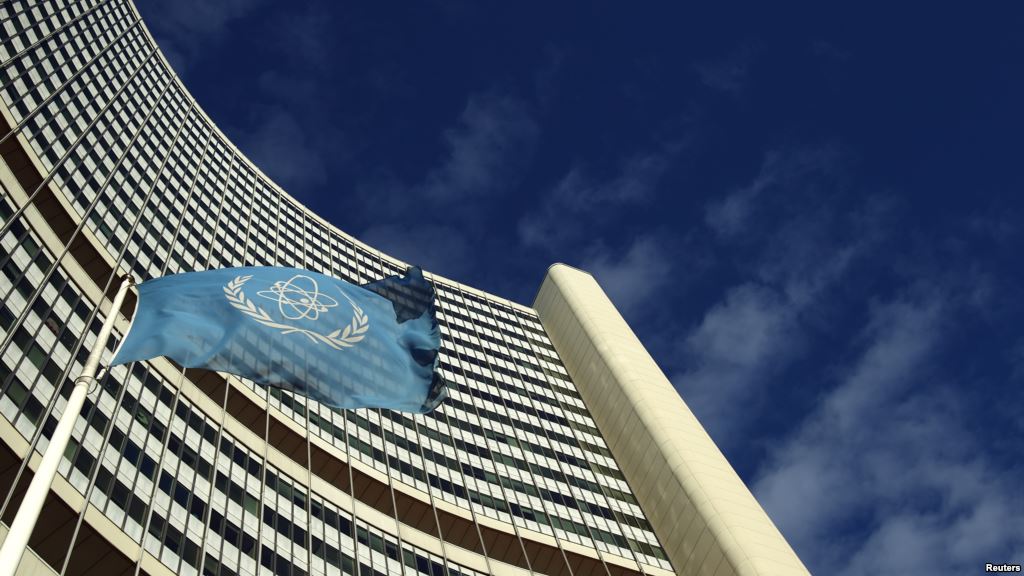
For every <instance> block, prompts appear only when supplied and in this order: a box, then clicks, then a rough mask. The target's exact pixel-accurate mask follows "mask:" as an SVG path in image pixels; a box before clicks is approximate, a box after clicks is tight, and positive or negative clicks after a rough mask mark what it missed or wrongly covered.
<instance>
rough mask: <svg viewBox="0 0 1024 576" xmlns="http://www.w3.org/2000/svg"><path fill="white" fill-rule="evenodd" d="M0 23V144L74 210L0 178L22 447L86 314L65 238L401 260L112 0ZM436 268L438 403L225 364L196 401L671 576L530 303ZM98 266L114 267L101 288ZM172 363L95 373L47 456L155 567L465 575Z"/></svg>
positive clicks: (346, 273) (358, 274)
mask: <svg viewBox="0 0 1024 576" xmlns="http://www.w3.org/2000/svg"><path fill="white" fill-rule="evenodd" d="M0 28H2V33H0V39H2V42H0V98H2V99H3V104H4V106H5V107H6V109H7V112H8V114H9V116H10V122H12V123H13V124H12V126H11V128H12V130H11V131H10V132H9V133H8V134H7V135H6V136H5V137H4V138H5V140H6V141H10V142H13V141H14V140H15V139H21V140H22V141H24V142H26V143H27V144H28V146H30V147H31V151H32V153H33V154H34V156H35V158H36V159H37V160H38V163H39V164H40V165H41V167H42V170H41V172H42V176H43V181H42V182H41V183H40V184H39V185H38V186H37V187H36V188H35V189H26V190H25V191H24V193H25V194H27V195H28V196H29V200H30V201H33V200H36V199H37V198H38V197H41V195H43V194H46V191H47V190H54V191H56V192H55V196H56V198H55V199H56V200H57V201H58V202H59V203H60V204H61V206H63V207H64V209H65V210H67V211H68V212H69V213H70V215H71V216H72V218H71V221H72V222H73V224H74V225H75V226H74V229H72V230H68V231H66V235H67V237H68V238H70V241H67V242H65V243H64V246H63V247H61V246H57V247H56V248H54V247H52V246H49V245H48V242H47V240H46V238H44V237H43V236H41V235H40V234H39V233H38V232H37V231H36V230H35V229H34V227H33V225H31V223H30V222H28V217H27V211H26V210H25V209H24V206H23V205H22V204H20V203H19V202H18V201H17V200H16V199H15V198H14V195H13V193H12V192H11V191H9V190H8V189H7V186H6V185H5V189H4V195H3V199H2V200H0V220H2V221H3V222H2V226H3V228H2V230H3V232H2V234H0V244H2V251H0V268H2V270H3V274H0V294H2V296H3V298H2V302H3V303H2V305H0V329H2V335H3V340H2V347H0V356H2V362H0V383H2V390H0V392H2V393H0V412H2V413H3V417H4V418H5V419H7V420H8V421H9V422H10V423H11V425H12V426H13V427H14V428H15V429H16V430H17V431H18V432H19V433H20V434H21V435H22V436H23V437H24V438H25V439H28V440H30V441H34V442H36V444H35V448H36V450H38V451H42V450H43V449H45V446H46V444H47V438H48V436H49V434H50V433H51V432H52V430H53V428H54V426H55V424H56V420H55V417H56V416H59V414H60V413H62V411H63V407H64V404H65V399H66V397H67V396H68V395H69V393H70V380H71V379H72V378H73V377H74V376H76V375H77V374H78V373H79V371H80V370H81V368H82V365H83V364H84V360H85V356H86V355H87V352H88V350H89V349H90V347H91V346H92V345H93V343H94V341H95V337H96V334H97V333H98V332H99V326H100V324H101V321H102V317H100V316H98V315H97V313H96V306H97V302H96V301H94V299H92V298H90V296H89V295H88V290H87V289H86V288H85V287H84V285H83V284H84V282H83V280H82V279H80V278H78V277H76V276H75V274H74V273H72V270H73V269H76V268H75V267H76V266H79V265H87V263H82V262H78V261H77V256H76V254H75V253H74V251H73V250H72V247H73V246H74V245H75V244H76V243H82V242H88V243H90V244H91V245H93V246H95V247H97V249H102V250H103V251H105V252H106V253H105V254H101V256H102V257H103V258H104V259H106V260H108V261H109V262H110V265H111V266H112V267H113V269H114V270H115V271H117V270H119V271H120V273H121V274H130V275H132V276H134V277H135V279H136V280H138V281H142V280H145V279H149V278H153V277H158V276H162V275H165V274H173V273H179V272H186V271H194V270H204V269H210V268H221V267H229V266H253V265H279V266H293V267H299V268H307V269H311V270H316V271H320V272H323V273H327V274H332V275H334V276H336V277H339V278H342V279H345V280H348V281H350V282H354V283H362V282H367V281H372V280H377V279H379V278H381V277H383V276H386V275H389V274H396V273H400V272H402V271H403V269H404V266H403V265H402V264H401V263H399V262H397V261H395V260H393V259H391V258H389V257H387V256H386V255H382V254H380V253H379V252H377V251H374V250H372V249H370V248H368V247H366V246H364V245H361V244H360V243H358V242H356V241H354V240H353V239H352V238H351V237H349V236H347V235H345V234H344V233H342V232H340V231H338V230H336V229H334V228H333V227H331V226H329V225H327V224H326V223H324V222H323V221H322V220H321V219H319V218H318V217H316V216H315V215H313V214H311V213H309V212H308V210H306V209H305V208H304V207H302V206H301V205H299V204H298V203H296V202H295V201H294V200H293V199H292V198H290V197H289V196H288V195H287V194H285V193H283V192H282V191H281V190H280V189H279V188H278V187H277V186H276V185H275V184H273V183H272V182H271V181H269V180H268V179H267V178H266V177H265V176H264V175H263V174H261V173H260V172H259V171H258V169H257V168H255V167H254V166H253V165H252V164H251V163H250V162H249V161H248V160H247V159H246V158H244V157H243V156H241V155H240V154H239V153H238V152H237V150H236V149H235V148H234V147H233V145H232V144H231V143H230V142H228V141H227V140H226V138H225V137H224V136H223V135H222V134H221V133H220V132H219V131H218V130H217V129H216V127H215V126H214V125H213V124H212V123H211V122H210V120H209V119H208V118H207V117H206V116H205V115H204V113H203V112H202V111H201V110H200V108H199V106H198V105H197V104H196V103H195V102H194V100H193V99H192V97H191V96H190V95H189V94H188V92H187V91H186V90H185V89H184V87H183V86H182V85H181V83H180V81H179V80H178V79H177V78H176V77H175V75H174V73H173V72H172V71H171V70H170V69H169V68H168V66H167V64H166V62H165V60H164V59H163V58H162V56H160V55H159V53H158V50H157V48H156V46H155V44H154V42H153V40H152V38H151V37H150V35H149V33H148V32H147V31H146V29H145V27H144V25H143V24H142V23H141V21H140V19H139V15H138V12H137V10H136V9H135V8H134V6H132V5H131V4H130V2H128V1H125V0H106V1H91V2H34V3H33V2H13V3H6V4H4V5H2V6H0ZM431 279H432V281H433V282H434V284H435V287H436V290H437V295H438V305H439V313H438V318H439V322H440V325H441V330H442V334H443V343H444V347H443V350H442V355H441V369H442V372H443V375H444V377H445V378H446V380H447V381H448V382H449V383H450V387H451V392H450V399H449V400H448V401H447V402H446V403H445V404H444V405H443V406H442V408H440V409H439V410H437V411H435V412H434V413H432V414H428V415H425V416H421V415H415V416H410V415H407V414H401V413H395V412H390V411H380V410H356V411H344V412H340V411H335V410H332V409H329V408H327V407H324V406H321V405H319V404H318V403H316V402H313V401H307V400H306V399H304V398H301V397H295V396H293V395H292V394H291V393H288V392H282V391H280V390H276V389H266V388H263V387H260V386H256V385H254V384H252V383H251V382H248V381H238V380H236V379H234V378H233V377H232V378H231V381H232V383H233V386H238V387H239V388H238V389H232V388H231V387H225V388H224V390H225V393H224V394H223V398H214V399H213V400H215V401H217V402H223V404H224V407H225V408H226V407H227V404H228V400H229V399H228V395H229V394H239V393H240V392H239V390H241V389H242V388H245V389H247V390H248V391H249V392H251V393H252V394H253V395H255V396H257V397H259V398H262V399H263V400H264V401H265V402H266V403H268V404H269V405H270V406H272V407H273V408H274V409H275V410H276V411H279V413H280V414H281V415H283V417H284V418H286V419H290V420H292V421H294V423H295V424H296V426H298V427H299V428H300V429H304V430H308V434H309V435H310V436H313V437H316V438H317V439H318V441H321V442H322V443H326V444H327V445H329V446H331V447H333V448H334V449H336V454H340V455H343V458H344V459H345V460H346V461H347V460H349V459H351V460H353V461H355V462H358V464H357V465H356V466H361V467H362V468H364V469H372V470H375V471H378V472H380V473H381V474H383V475H385V476H386V477H387V478H388V480H387V481H388V483H389V485H390V487H391V489H394V490H405V491H407V492H408V491H410V490H411V491H418V492H421V493H424V494H426V495H428V497H429V498H430V500H431V502H444V503H447V504H450V505H452V506H454V507H456V508H458V509H462V510H465V511H469V513H470V514H471V516H472V517H473V518H474V519H480V520H481V521H482V519H488V520H493V521H497V522H498V523H500V524H501V525H503V526H505V527H506V528H505V530H506V531H507V532H509V533H511V534H513V535H514V536H515V537H516V538H517V539H520V538H528V537H529V536H528V535H529V534H541V535H546V536H550V537H552V538H553V539H554V540H555V542H556V543H558V544H557V545H558V547H559V548H560V549H561V548H562V547H563V544H562V543H572V544H575V545H578V546H580V547H583V548H586V549H589V550H591V552H590V554H592V555H593V556H594V557H595V558H598V559H599V560H602V562H603V564H602V565H603V566H604V567H605V569H608V570H611V567H610V564H612V562H611V560H610V559H611V558H613V557H614V558H616V559H617V560H616V561H615V563H616V564H621V565H629V566H634V570H635V571H637V572H642V571H646V570H650V569H652V568H659V569H663V570H665V569H667V570H671V568H672V567H671V565H670V564H669V562H668V560H667V559H666V556H665V554H664V552H663V551H662V549H661V546H660V545H659V543H658V539H657V537H656V536H655V534H654V533H653V531H652V529H651V527H650V525H649V524H648V522H647V520H646V518H645V516H644V513H643V511H642V510H641V509H640V507H639V505H638V504H637V501H636V499H635V498H634V496H633V495H632V492H631V490H630V487H629V485H628V484H627V483H626V482H625V479H624V477H623V475H622V473H621V472H620V471H619V468H618V466H617V465H616V462H615V460H614V459H613V458H612V456H611V453H610V452H609V451H608V448H607V445H606V443H605V441H604V439H603V438H602V436H601V433H600V432H599V431H598V430H597V428H596V426H595V424H594V422H593V420H592V419H591V417H590V415H589V413H588V411H587V408H586V406H585V405H584V403H583V401H582V400H581V399H580V396H579V394H578V393H577V392H576V389H575V386H574V384H573V383H572V382H571V380H570V378H569V376H568V374H567V373H566V370H565V368H564V367H563V366H562V363H561V362H560V360H559V358H558V355H557V353H556V352H555V351H554V348H553V347H552V345H551V343H550V341H549V340H548V338H547V336H546V334H545V332H544V329H543V328H542V327H541V324H540V322H539V321H538V319H537V317H536V314H535V313H532V311H531V310H529V309H528V308H525V307H522V306H517V305H513V304H511V303H508V302H506V301H504V300H502V299H500V298H495V297H491V296H487V295H483V294H481V293H479V292H478V291H476V290H473V289H470V288H467V287H464V286H461V285H459V284H457V283H454V282H450V281H447V280H445V279H443V278H439V277H431ZM115 283H116V279H115V274H109V275H108V277H107V278H106V286H103V285H100V286H99V288H100V289H101V290H107V289H109V287H110V286H111V285H115ZM115 287H116V285H115ZM115 345H116V342H113V341H112V342H111V343H109V344H108V348H110V349H111V350H113V348H114V346H115ZM186 376H187V375H186V374H185V373H184V371H181V372H179V373H178V374H177V375H175V374H171V373H168V371H167V370H163V369H157V368H155V367H154V366H153V365H152V364H151V363H148V362H146V363H135V364H131V365H128V366H120V367H115V368H113V369H112V370H111V371H110V372H109V373H107V374H106V375H105V376H104V377H103V378H102V379H101V382H100V386H99V387H98V390H97V391H96V392H95V393H93V394H91V395H90V397H89V400H88V401H87V405H86V407H85V409H83V411H82V414H81V416H80V417H79V419H78V422H77V424H76V428H75V433H74V439H73V441H72V444H71V446H70V447H69V448H68V450H67V451H66V453H65V459H64V461H63V462H62V465H61V468H60V474H62V475H63V476H64V477H65V478H66V479H67V480H68V481H69V482H70V483H71V485H72V486H74V487H75V488H76V489H77V490H78V491H80V492H81V494H82V495H83V496H84V497H85V498H86V499H87V501H88V502H90V503H91V504H92V505H93V506H95V507H96V508H97V509H98V510H100V511H101V512H102V513H103V514H104V515H105V516H106V517H107V518H109V519H110V520H111V521H112V522H113V523H114V524H116V525H117V526H118V527H119V529H120V530H122V531H123V532H124V534H126V535H127V536H128V537H129V538H131V539H132V540H134V541H136V542H138V543H140V544H141V545H142V546H143V547H144V549H145V550H146V551H148V552H149V553H151V554H152V555H153V556H154V557H156V558H158V559H159V560H160V561H161V562H162V563H163V564H164V565H165V566H166V567H167V568H168V569H170V570H171V571H172V572H176V573H181V574H196V573H199V572H202V573H203V574H339V573H344V574H353V573H356V570H357V569H358V570H359V571H360V573H362V574H413V573H415V574H437V573H441V572H439V571H447V573H449V574H473V573H475V572H474V571H473V570H471V569H469V568H467V567H465V566H461V565H458V564H457V563H455V562H451V561H448V560H447V559H445V558H443V557H441V556H438V555H437V554H433V553H431V552H428V551H426V550H423V549H421V548H419V547H417V546H414V545H412V544H409V543H406V542H402V541H401V540H400V539H399V538H397V537H396V536H395V534H396V531H395V524H394V522H392V523H391V524H390V525H379V526H378V525H372V524H370V523H368V522H367V521H366V520H365V519H363V518H361V517H360V515H359V513H358V511H357V512H356V514H355V515H354V516H353V514H352V513H351V511H346V510H343V509H342V508H340V507H339V506H336V505H335V504H334V503H332V502H331V501H330V499H329V498H327V497H325V496H324V495H321V494H317V493H315V492H313V491H311V490H310V488H309V487H310V485H311V472H309V471H308V468H307V473H306V474H305V476H304V475H302V474H295V473H294V471H291V472H289V471H285V470H282V469H279V468H278V467H275V466H274V465H273V464H271V463H269V462H268V456H267V454H265V453H259V452H256V451H254V450H253V449H251V448H250V447H248V446H247V445H246V443H245V441H244V440H243V439H241V438H238V437H235V436H233V435H232V433H230V432H229V431H228V430H226V426H225V419H227V418H229V416H228V415H227V411H226V410H220V411H217V412H214V413H209V412H204V411H203V410H201V409H200V408H199V407H198V406H196V405H195V404H194V402H193V401H192V400H191V399H190V398H188V397H186V395H185V394H182V393H181V390H182V382H183V380H184V379H185V378H186ZM275 413H276V412H275ZM266 420H267V427H268V428H269V426H270V424H269V422H270V416H269V414H268V415H267V416H266ZM263 440H264V442H263V444H264V445H265V446H266V445H269V444H270V442H269V441H268V438H267V437H264V439H263ZM309 442H310V438H309V437H307V438H306V443H307V448H308V446H309ZM266 449H268V448H266V447H265V448H264V450H266ZM396 485H397V488H396ZM360 506H362V505H361V504H357V508H358V507H360ZM394 510H395V514H396V518H395V521H396V522H397V521H399V520H400V519H399V518H397V513H398V510H397V507H394ZM520 545H521V546H522V547H523V549H524V550H525V549H526V548H527V544H525V543H521V544H520ZM486 556H487V555H486V554H485V557H486ZM522 556H523V557H525V561H524V562H523V563H522V564H521V567H524V568H526V569H530V568H531V567H530V563H529V554H526V553H524V554H523V555H522ZM489 561H490V560H489ZM56 568H57V569H58V570H60V567H59V566H58V567H56Z"/></svg>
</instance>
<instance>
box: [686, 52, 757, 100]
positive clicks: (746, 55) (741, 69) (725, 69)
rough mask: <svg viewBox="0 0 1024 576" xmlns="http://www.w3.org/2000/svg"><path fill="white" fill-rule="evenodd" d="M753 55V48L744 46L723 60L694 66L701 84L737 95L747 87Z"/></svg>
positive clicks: (709, 61)
mask: <svg viewBox="0 0 1024 576" xmlns="http://www.w3.org/2000/svg"><path fill="white" fill-rule="evenodd" d="M753 56H754V49H753V48H751V47H750V46H742V47H740V48H738V49H737V50H736V51H734V52H733V53H732V54H730V55H729V56H727V57H725V58H722V59H721V60H708V61H704V62H698V63H696V64H694V66H693V68H694V70H696V71H697V77H698V78H699V79H700V82H701V84H704V85H705V86H707V87H708V88H711V89H712V90H715V91H717V92H724V93H726V94H728V95H730V96H733V97H736V96H739V95H740V94H741V93H742V92H743V90H744V88H746V85H747V82H748V79H749V76H750V65H751V61H752V60H753Z"/></svg>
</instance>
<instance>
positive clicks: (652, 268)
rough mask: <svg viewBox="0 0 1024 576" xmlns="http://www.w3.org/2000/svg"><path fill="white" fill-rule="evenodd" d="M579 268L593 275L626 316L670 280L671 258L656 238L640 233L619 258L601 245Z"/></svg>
mask: <svg viewBox="0 0 1024 576" xmlns="http://www.w3.org/2000/svg"><path fill="white" fill-rule="evenodd" d="M582 267H583V269H584V270H586V271H588V272H590V273H591V274H593V275H594V278H596V279H597V281H598V283H599V284H600V285H601V288H603V289H604V291H605V293H607V294H608V297H609V298H610V299H611V301H612V302H613V303H615V306H616V307H617V308H618V309H619V310H620V311H621V312H622V314H623V315H624V316H628V315H630V314H632V313H634V312H635V311H637V310H638V309H640V308H643V307H644V306H645V305H646V304H648V303H649V302H650V301H651V300H652V298H655V295H656V294H657V293H658V292H660V291H661V290H663V289H664V288H665V285H666V283H667V282H668V281H669V280H670V279H671V274H672V259H671V258H670V257H669V255H668V254H667V253H666V251H665V248H664V247H663V245H662V244H661V243H660V242H659V240H658V239H656V238H654V237H652V236H643V237H640V238H636V239H634V240H633V243H632V244H630V245H629V247H628V248H627V249H626V250H625V253H623V254H621V256H618V257H616V256H615V255H613V254H612V253H611V252H610V251H609V250H607V249H604V248H601V249H597V250H594V251H592V252H591V254H590V255H589V257H588V258H587V259H586V260H584V262H583V265H582Z"/></svg>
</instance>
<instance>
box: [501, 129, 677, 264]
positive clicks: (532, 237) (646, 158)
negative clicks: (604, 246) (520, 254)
mask: <svg viewBox="0 0 1024 576" xmlns="http://www.w3.org/2000/svg"><path fill="white" fill-rule="evenodd" d="M676 148H677V147H676V146H668V147H666V148H665V149H664V150H661V151H658V152H648V153H643V154H637V155H635V156H632V157H630V158H629V159H627V160H626V161H625V162H624V163H623V165H622V167H621V168H620V170H619V172H618V174H616V175H615V177H613V178H611V179H608V180H595V179H594V178H592V177H591V176H589V175H588V174H586V173H585V171H584V170H583V169H582V168H581V167H579V166H576V167H573V168H572V169H571V170H569V172H568V173H566V174H565V176H563V177H562V179H561V180H560V181H559V182H558V184H557V185H555V187H554V189H553V190H552V191H551V193H550V194H548V195H547V196H546V197H545V199H544V202H543V203H542V204H541V206H540V208H539V209H538V210H536V211H534V212H531V213H528V214H526V215H525V216H524V217H523V218H521V219H520V221H519V239H520V241H521V242H522V243H523V244H524V245H526V246H536V247H546V248H548V249H549V250H551V251H556V250H557V249H558V248H560V247H564V245H566V244H568V243H571V242H574V241H578V240H579V239H580V238H581V236H583V234H584V232H585V231H587V229H588V227H589V226H588V225H590V224H592V223H594V222H595V221H598V220H600V219H601V217H602V216H603V212H604V211H606V210H614V209H615V208H616V207H620V206H628V205H635V204H639V203H642V202H644V201H646V200H648V199H649V198H650V197H651V196H652V195H653V194H654V191H655V188H656V187H657V185H658V182H659V181H660V180H661V177H662V175H664V173H665V171H666V170H667V169H668V165H669V160H670V158H671V157H672V155H673V154H674V153H675V149H676ZM591 233H592V231H591Z"/></svg>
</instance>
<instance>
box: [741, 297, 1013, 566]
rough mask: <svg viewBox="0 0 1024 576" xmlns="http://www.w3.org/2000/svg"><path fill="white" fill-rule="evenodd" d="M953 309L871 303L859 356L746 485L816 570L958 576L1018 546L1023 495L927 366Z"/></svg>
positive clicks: (927, 300)
mask: <svg viewBox="0 0 1024 576" xmlns="http://www.w3.org/2000/svg"><path fill="white" fill-rule="evenodd" d="M954 306H955V303H954V302H953V298H952V297H951V296H950V295H949V294H946V293H943V292H941V291H937V292H924V293H907V294H904V295H902V296H901V297H899V298H898V299H896V300H893V301H890V302H887V303H885V304H882V305H879V306H877V307H876V309H875V310H874V312H873V314H872V315H871V318H870V320H869V322H868V324H867V326H866V327H865V328H864V331H863V334H862V338H863V340H864V342H865V346H864V348H863V352H862V353H861V354H860V355H859V357H857V358H856V360H855V361H853V362H852V363H851V364H850V365H849V366H848V367H847V368H845V369H844V370H842V371H841V376H840V379H841V381H840V383H839V385H838V386H836V387H835V388H834V389H833V390H832V391H831V392H829V393H828V394H827V395H826V396H825V397H824V398H823V399H822V401H821V402H820V403H819V404H818V408H817V409H816V411H815V412H814V413H813V414H812V415H810V416H809V417H808V418H807V419H806V420H805V421H804V423H803V424H802V425H801V426H800V427H799V428H798V429H797V431H796V432H795V433H794V434H792V435H791V436H790V437H789V438H788V439H787V440H786V441H785V442H784V443H782V444H781V445H780V446H778V447H776V449H775V450H773V452H772V454H771V457H770V459H769V461H768V463H767V464H766V465H765V466H764V467H763V468H762V471H761V473H760V474H759V478H758V480H757V482H756V483H755V485H754V492H755V494H756V495H757V496H758V498H759V500H760V501H761V503H762V504H763V505H764V507H765V509H766V510H767V511H768V513H769V514H770V515H771V516H772V518H773V519H774V520H775V522H776V524H778V525H779V527H780V529H782V531H783V532H784V533H785V534H787V535H788V537H789V539H790V540H791V542H792V543H793V544H794V546H795V547H796V548H797V550H798V551H799V552H800V553H801V554H802V555H803V557H804V560H805V562H807V563H808V565H809V567H810V568H811V569H812V570H813V571H815V572H817V573H823V574H837V575H840V576H867V575H872V576H887V575H890V574H891V575H896V574H938V573H944V574H967V573H975V572H980V571H981V568H982V567H983V566H984V563H985V562H996V563H999V562H1003V561H1008V560H1012V559H1019V558H1020V557H1021V554H1022V553H1024V536H1022V534H1024V498H1022V497H1021V495H1020V493H1019V491H1018V490H1016V489H1015V488H1014V487H1013V486H1011V485H1009V484H1008V482H1007V481H1006V476H1004V475H1002V474H1000V470H999V469H998V467H997V466H995V465H994V464H993V463H992V462H990V461H988V460H987V458H986V456H985V450H984V446H982V445H980V444H979V443H978V442H977V441H976V440H975V439H974V438H973V437H972V434H971V431H970V429H969V428H968V426H967V422H966V421H965V420H964V414H962V413H961V411H960V408H959V402H958V401H957V399H956V397H955V395H954V393H953V392H952V389H951V388H949V387H944V386H941V385H937V382H941V380H942V375H941V374H939V373H936V372H935V371H933V370H930V369H929V364H930V363H931V361H932V360H933V358H934V356H936V355H937V354H940V353H941V352H940V351H941V347H942V346H941V345H942V341H943V337H944V333H945V332H946V331H947V330H948V329H949V328H950V326H951V318H952V317H953V314H952V313H953V308H954ZM852 526H863V527H867V533H866V534H864V533H856V532H854V533H850V532H849V530H850V528H851V527H852Z"/></svg>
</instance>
